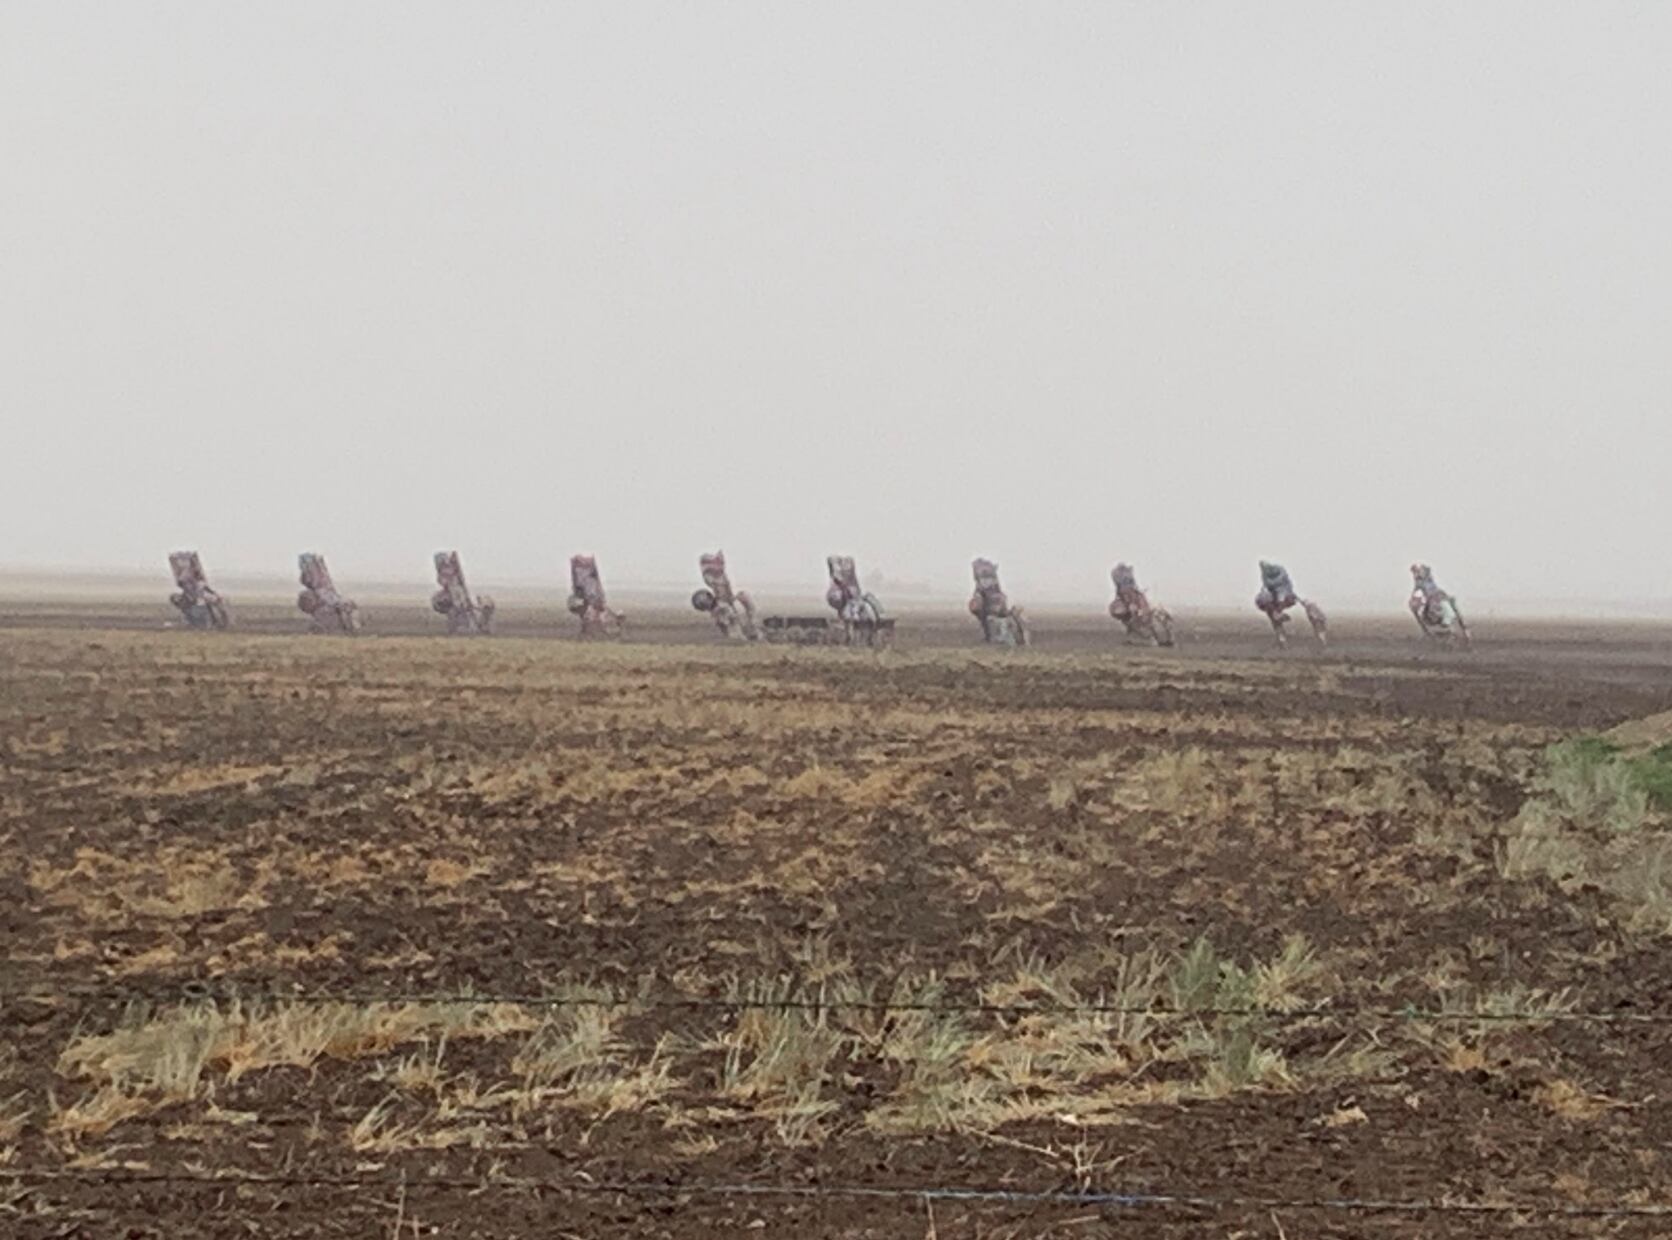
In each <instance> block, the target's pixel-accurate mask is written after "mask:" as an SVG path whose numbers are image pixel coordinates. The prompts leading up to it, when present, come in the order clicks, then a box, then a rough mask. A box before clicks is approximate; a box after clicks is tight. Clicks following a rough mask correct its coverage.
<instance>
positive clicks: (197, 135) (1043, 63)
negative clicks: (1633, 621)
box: [0, 0, 1672, 606]
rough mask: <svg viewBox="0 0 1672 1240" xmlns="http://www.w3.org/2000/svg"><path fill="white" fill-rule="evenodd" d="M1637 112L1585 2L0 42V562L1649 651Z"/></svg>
mask: <svg viewBox="0 0 1672 1240" xmlns="http://www.w3.org/2000/svg"><path fill="white" fill-rule="evenodd" d="M1669 65H1672V6H1669V5H1659V4H1647V3H1645V4H1603V3H1595V2H1590V0H1587V2H1585V3H1571V4H1560V5H1554V4H1531V3H1526V2H1524V0H1517V2H1516V3H1504V4H1489V3H1478V2H1477V3H1469V4H1456V3H1445V4H1411V3H1400V4H1375V5H1360V4H1348V3H1339V2H1333V0H1332V2H1330V3H1319V4H1315V5H1304V6H1302V5H1291V4H1281V3H1261V4H1247V3H1238V4H1205V3H1187V4H1180V3H1155V4H1114V3H1097V4H1087V5H1070V4H1041V3H1036V2H1030V3H1018V4H1014V5H994V4H981V3H957V4H952V3H947V4H936V5H930V4H909V3H908V4H900V3H888V4H876V5H870V4H860V3H852V2H844V3H840V4H790V3H782V2H773V3H762V4H742V3H688V2H681V3H669V4H665V5H649V4H630V3H629V4H623V3H608V4H605V3H598V4H592V5H581V4H551V3H531V4H512V3H497V4H495V3H486V4H468V5H467V4H462V3H461V4H451V5H436V4H429V3H414V2H413V0H401V2H400V3H365V2H359V3H354V4H339V3H320V4H297V3H288V2H287V3H283V4H277V3H262V4H253V3H247V4H244V3H241V4H233V3H220V2H217V3H199V4H162V3H135V4H111V3H99V4H76V3H64V2H62V0H54V2H52V3H32V4H25V3H21V2H19V0H7V2H5V3H3V4H0V170H3V171H0V185H3V192H0V424H3V427H4V429H3V433H0V467H3V469H4V475H5V485H4V487H3V488H0V539H3V544H0V562H9V563H12V564H14V565H32V566H47V565H62V566H71V567H77V566H79V567H119V568H136V569H143V570H150V569H155V570H156V571H157V573H158V575H159V577H163V576H164V575H165V569H166V565H165V560H164V557H165V553H166V552H167V551H168V550H169V549H170V548H172V547H176V546H191V547H197V548H199V549H200V550H201V551H202V552H203V555H204V557H205V560H206V562H207V564H208V566H209V568H210V571H211V573H212V574H213V573H214V572H215V571H216V569H217V568H219V569H221V570H223V571H226V572H232V571H234V570H238V571H249V570H269V569H270V570H272V571H274V572H287V571H291V569H292V568H293V565H294V559H295V554H296V552H297V551H299V550H302V549H305V548H315V549H319V550H323V551H325V552H326V553H327V554H328V556H329V558H330V560H331V563H332V565H333V567H334V568H335V570H336V575H337V578H338V580H339V582H343V583H345V584H346V583H348V582H351V581H352V580H353V579H354V578H355V577H357V576H375V577H377V578H380V579H387V578H391V577H398V576H402V575H405V574H410V575H411V576H412V577H413V579H414V581H415V582H419V583H424V585H425V587H426V588H427V582H428V574H429V556H430V553H431V552H432V551H433V550H434V549H436V548H437V547H442V546H448V547H454V546H456V547H457V548H459V549H460V551H461V552H462V553H463V554H464V556H465V563H466V567H467V569H468V570H469V572H470V574H471V578H472V581H473V583H475V584H476V585H478V586H480V587H483V588H491V586H492V583H493V582H494V580H495V579H496V578H498V579H504V580H516V581H531V580H537V579H541V578H544V577H548V576H549V577H551V578H552V580H553V581H554V583H556V582H558V581H560V580H561V579H562V578H563V577H564V575H565V572H566V569H565V567H564V561H565V560H566V559H567V556H568V555H569V553H570V552H572V551H577V550H590V551H595V552H596V553H597V554H598V555H599V557H600V560H601V563H602V565H603V567H604V571H605V574H606V577H607V579H609V580H611V581H614V582H619V583H627V582H631V581H680V580H684V579H686V578H692V579H694V578H695V575H696V556H697V553H698V552H699V551H701V550H704V549H708V548H712V547H715V546H723V547H724V548H725V550H726V551H727V553H728V556H729V558H730V559H731V562H732V567H733V570H734V577H736V578H737V580H738V581H739V583H740V584H743V585H747V584H748V583H749V581H750V580H755V581H773V582H786V581H798V580H801V579H805V580H806V581H807V585H808V591H809V595H810V596H812V595H815V594H816V593H817V592H818V591H819V590H821V589H822V576H823V557H824V555H825V554H826V553H828V552H831V551H842V550H845V551H849V552H851V553H853V554H855V555H857V556H858V557H860V563H861V567H862V569H864V568H866V567H869V568H872V569H873V570H880V571H882V572H885V573H887V574H888V575H889V576H891V577H893V578H896V579H909V580H921V581H926V582H930V583H932V584H934V585H936V586H940V587H943V588H945V589H948V590H955V589H962V588H964V587H965V586H966V585H967V583H968V579H969V567H968V564H969V560H970V557H971V556H973V555H976V554H985V555H990V556H993V557H995V558H997V559H998V561H999V562H1000V564H1001V566H1002V570H1003V573H1004V577H1005V581H1006V584H1007V586H1008V587H1009V588H1010V590H1011V593H1012V594H1013V595H1016V596H1019V597H1022V598H1023V599H1024V601H1025V600H1026V598H1027V597H1029V596H1039V597H1050V598H1056V599H1072V598H1076V597H1084V598H1086V599H1098V600H1101V599H1102V598H1103V597H1104V596H1106V594H1107V592H1108V576H1107V574H1108V568H1109V566H1110V564H1112V563H1113V562H1114V560H1115V559H1117V558H1126V559H1131V560H1133V561H1134V562H1135V563H1136V564H1137V565H1138V567H1139V570H1140V575H1141V577H1142V578H1143V579H1144V581H1145V582H1146V584H1149V585H1151V586H1152V587H1153V588H1154V590H1155V592H1156V593H1158V594H1160V595H1162V596H1163V597H1164V598H1165V599H1166V601H1168V602H1170V603H1172V604H1173V605H1174V606H1188V605H1189V604H1191V603H1199V604H1224V603H1234V604H1244V605H1246V602H1247V600H1248V598H1249V597H1251V596H1252V594H1253V592H1254V590H1255V589H1256V587H1257V584H1258V582H1257V579H1256V578H1257V572H1256V568H1255V561H1256V560H1257V559H1258V558H1260V557H1262V556H1264V557H1267V558H1276V559H1280V560H1282V561H1284V562H1285V563H1287V564H1288V566H1289V567H1290V569H1291V570H1292V571H1293V573H1294V575H1295V577H1296V579H1297V583H1298V584H1299V585H1300V586H1301V588H1302V592H1303V593H1310V594H1313V595H1315V596H1317V597H1318V598H1320V599H1321V600H1322V601H1324V602H1325V603H1326V604H1327V603H1329V602H1331V601H1332V600H1335V601H1337V602H1346V603H1352V604H1359V603H1363V602H1366V601H1374V600H1377V599H1382V598H1386V599H1387V600H1389V601H1390V603H1391V604H1393V605H1397V603H1398V601H1399V600H1400V599H1401V598H1402V597H1403V594H1404V592H1405V589H1406V586H1407V583H1408V577H1407V576H1406V572H1405V566H1406V564H1407V563H1408V562H1409V561H1410V560H1411V559H1413V558H1423V559H1427V560H1430V561H1432V562H1433V563H1434V564H1435V565H1436V566H1437V567H1438V569H1439V570H1440V577H1441V580H1442V582H1445V583H1446V584H1448V585H1450V586H1451V587H1452V588H1453V589H1455V590H1457V591H1458V592H1459V593H1460V594H1461V595H1462V596H1463V597H1464V598H1465V599H1466V600H1467V599H1469V598H1475V599H1477V600H1481V601H1491V600H1495V599H1513V598H1518V597H1544V598H1548V597H1551V596H1560V595H1565V594H1582V593H1589V594H1593V595H1600V596H1604V597H1609V598H1622V599H1624V598H1645V597H1649V598H1667V597H1672V486H1669V485H1668V477H1669V473H1672V72H1669V70H1668V66H1669ZM1558 577H1559V579H1558ZM885 601H886V600H885Z"/></svg>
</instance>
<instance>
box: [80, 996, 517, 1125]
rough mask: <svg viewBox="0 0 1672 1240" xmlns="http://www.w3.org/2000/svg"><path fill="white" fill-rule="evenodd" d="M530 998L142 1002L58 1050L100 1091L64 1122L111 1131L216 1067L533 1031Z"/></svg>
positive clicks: (287, 1062) (192, 1086)
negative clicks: (152, 1007)
mask: <svg viewBox="0 0 1672 1240" xmlns="http://www.w3.org/2000/svg"><path fill="white" fill-rule="evenodd" d="M533 1023H534V1021H533V1018H532V1017H530V1016H529V1014H528V1012H527V1011H526V1010H525V1009H523V1008H520V1007H514V1006H510V1005H505V1004H487V1003H468V1002H458V1003H433V1004H422V1003H399V1004H384V1003H375V1004H354V1003H295V1004H283V1003H280V1004H261V1003H254V1004H244V1003H241V1002H238V1001H233V1002H230V1003H227V1004H224V1005H222V1004H216V1003H208V1002H206V1003H194V1004H186V1005H181V1006H177V1007H171V1008H167V1009H164V1010H163V1011H161V1012H156V1013H152V1012H149V1011H147V1010H145V1009H143V1008H134V1009H130V1011H129V1012H128V1013H127V1014H126V1015H125V1016H124V1017H123V1019H122V1021H121V1023H120V1024H119V1025H118V1026H117V1028H115V1029H114V1030H112V1031H111V1032H109V1033H104V1034H91V1035H83V1036H81V1037H78V1038H76V1039H75V1040H74V1041H73V1042H71V1043H70V1045H69V1046H67V1047H66V1048H65V1049H64V1050H63V1052H62V1053H61V1054H60V1055H59V1058H58V1072H59V1074H60V1075H62V1076H66V1077H72V1078H78V1079H83V1080H87V1081H90V1082H92V1083H93V1085H94V1092H93V1093H92V1094H91V1095H89V1096H86V1097H84V1098H82V1099H81V1100H79V1101H77V1102H75V1103H73V1104H72V1105H71V1106H69V1107H68V1108H65V1109H63V1110H61V1111H60V1112H59V1113H58V1115H57V1116H56V1117H55V1119H54V1123H53V1127H54V1129H55V1130H57V1131H59V1132H61V1133H64V1134H66V1135H72V1136H73V1135H87V1134H93V1133H98V1132H103V1131H107V1130H108V1129H109V1128H111V1127H112V1126H114V1125H115V1124H117V1123H120V1122H121V1121H122V1120H124V1119H127V1118H129V1117H131V1116H134V1115H140V1114H145V1113H147V1112H149V1111H153V1110H157V1109H159V1108H162V1107H166V1106H169V1105H172V1104H175V1103H181V1102H188V1101H192V1100H196V1099H199V1098H203V1097H206V1096H208V1095H209V1093H210V1092H211V1090H212V1086H213V1081H214V1077H215V1074H217V1073H219V1074H221V1075H223V1076H224V1077H225V1079H226V1080H228V1081H235V1080H237V1079H238V1078H239V1077H241V1076H243V1075H245V1074H246V1073H250V1072H256V1071H260V1070H262V1069H265V1068H274V1067H281V1066H289V1067H298V1068H311V1067H312V1066H313V1065H314V1064H316V1063H317V1062H319V1061H320V1060H321V1059H326V1058H330V1059H356V1058H360V1057H362V1056H367V1055H375V1054H381V1053H383V1052H384V1051H387V1050H389V1049H390V1048H392V1047H394V1046H398V1045H400V1044H402V1043H405V1042H413V1041H419V1040H424V1039H430V1038H449V1039H453V1040H458V1039H461V1038H497V1037H503V1036H506V1035H507V1034H511V1033H515V1032H519V1031H522V1030H526V1029H528V1028H529V1027H531V1026H532V1025H533Z"/></svg>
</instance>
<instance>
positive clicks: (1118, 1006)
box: [0, 982, 1672, 1026]
mask: <svg viewBox="0 0 1672 1240" xmlns="http://www.w3.org/2000/svg"><path fill="white" fill-rule="evenodd" d="M66 1001H70V1002H74V1003H77V1004H81V1005H90V1004H98V1003H103V1004H149V1005H152V1006H155V1005H159V1004H169V1003H175V1004H183V1003H234V1002H241V1003H267V1004H280V1003H292V1004H339V1003H342V1004H356V1005H374V1004H375V1005H408V1004H410V1005H435V1006H444V1005H460V1004H480V1005H505V1006H513V1007H531V1008H551V1009H562V1008H613V1009H625V1010H629V1011H643V1012H655V1011H699V1012H700V1011H720V1012H734V1011H750V1010H757V1011H759V1010H772V1011H807V1012H827V1011H828V1012H839V1011H853V1012H872V1013H879V1014H887V1013H921V1014H929V1015H965V1016H970V1015H977V1016H993V1017H1012V1018H1020V1017H1026V1016H1147V1017H1151V1018H1154V1019H1165V1020H1192V1019H1244V1020H1264V1021H1269V1022H1273V1023H1284V1022H1291V1023H1292V1022H1302V1021H1316V1020H1331V1019H1334V1020H1353V1021H1365V1022H1371V1021H1374V1022H1378V1023H1388V1022H1401V1021H1407V1022H1413V1023H1432V1024H1477V1023H1487V1024H1493V1023H1498V1024H1556V1023H1580V1024H1592V1025H1654V1026H1663V1025H1672V1011H1663V1010H1660V1009H1648V1010H1638V1009H1629V1008H1628V1009H1620V1008H1615V1009H1586V1008H1567V1007H1562V1006H1560V1005H1559V1004H1553V1005H1551V1006H1536V1007H1517V1006H1513V1005H1505V1006H1501V1007H1500V1006H1489V1007H1485V1008H1482V1009H1471V1008H1466V1007H1455V1008H1454V1007H1429V1006H1422V1005H1418V1004H1415V1003H1407V1004H1402V1005H1400V1004H1378V1003H1361V1002H1356V1001H1348V1002H1342V1001H1338V1000H1330V1001H1325V1002H1322V1003H1313V1004H1299V1005H1289V1006H1274V1005H1257V1004H1256V1005H1248V1004H1237V1005H1221V1004H1212V1003H1203V1004H1195V1003H1175V1002H1164V1001H1154V1002H1146V1003H1130V1002H1075V1003H1052V1002H1043V1003H1039V1002H1019V1003H990V1002H985V1001H981V1000H973V999H972V1000H967V1001H961V1000H957V999H939V998H933V999H871V998H864V997H852V996H844V995H835V994H832V995H825V994H811V995H806V994H796V995H786V996H783V997H773V996H762V995H758V994H756V995H665V994H664V995H654V994H636V995H628V994H609V993H603V994H601V993H596V992H591V991H586V992H557V993H530V992H520V991H495V990H473V989H460V990H376V989H371V990H367V989H341V990H332V989H327V990H304V989H290V990H286V989H282V988H272V987H249V988H244V987H232V986H211V985H208V984H204V983H192V982H188V983H184V984H182V985H180V986H177V987H158V986H152V987H130V986H86V987H77V986H57V987H32V988H19V989H15V990H10V991H4V990H0V1006H3V1005H6V1004H11V1003H36V1004H48V1005H51V1004H58V1003H63V1002H66Z"/></svg>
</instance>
